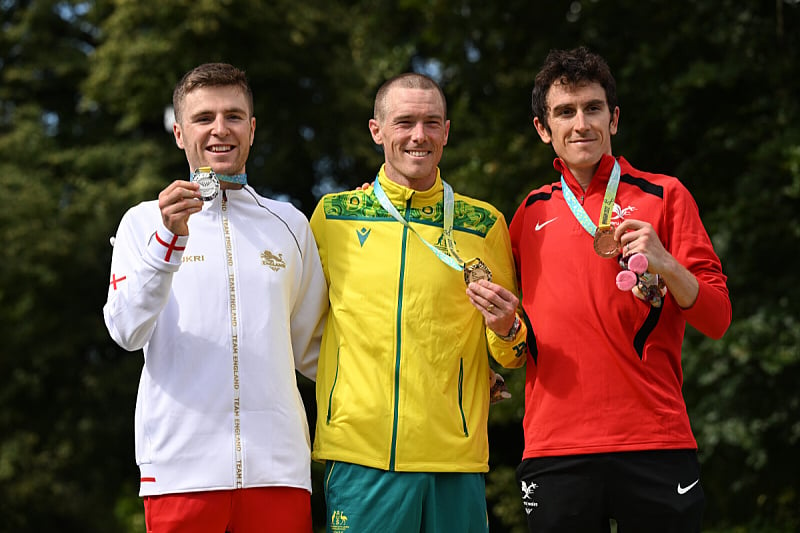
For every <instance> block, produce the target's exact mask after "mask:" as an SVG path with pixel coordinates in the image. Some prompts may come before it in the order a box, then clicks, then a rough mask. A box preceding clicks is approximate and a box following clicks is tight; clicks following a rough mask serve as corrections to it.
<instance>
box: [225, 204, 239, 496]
mask: <svg viewBox="0 0 800 533" xmlns="http://www.w3.org/2000/svg"><path fill="white" fill-rule="evenodd" d="M222 233H223V237H224V239H225V264H226V265H227V273H228V293H229V295H228V297H229V301H228V305H229V308H228V309H229V311H230V317H231V356H232V357H233V438H234V447H235V450H234V452H235V457H236V472H235V479H236V481H235V486H236V488H237V489H241V488H242V487H243V486H244V464H243V459H242V428H241V404H240V396H239V335H238V334H237V331H238V328H239V319H238V316H237V314H236V313H237V309H238V305H237V302H236V276H235V274H234V272H235V269H234V264H233V245H232V244H231V228H230V223H229V220H228V197H227V195H226V194H225V191H222Z"/></svg>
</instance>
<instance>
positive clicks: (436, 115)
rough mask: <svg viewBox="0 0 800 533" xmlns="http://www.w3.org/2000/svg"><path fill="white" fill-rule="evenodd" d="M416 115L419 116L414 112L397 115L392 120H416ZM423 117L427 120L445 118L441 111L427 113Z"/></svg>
mask: <svg viewBox="0 0 800 533" xmlns="http://www.w3.org/2000/svg"><path fill="white" fill-rule="evenodd" d="M416 117H417V115H413V114H405V115H397V116H395V117H392V121H394V122H398V121H401V120H414V119H416ZM423 118H424V119H425V120H430V119H434V120H444V117H443V116H442V115H441V114H440V113H431V114H430V115H425V116H424V117H423Z"/></svg>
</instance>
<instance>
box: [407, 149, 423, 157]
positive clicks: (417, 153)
mask: <svg viewBox="0 0 800 533" xmlns="http://www.w3.org/2000/svg"><path fill="white" fill-rule="evenodd" d="M408 154H409V155H413V156H414V157H422V156H425V155H428V152H413V151H411V150H409V152H408Z"/></svg>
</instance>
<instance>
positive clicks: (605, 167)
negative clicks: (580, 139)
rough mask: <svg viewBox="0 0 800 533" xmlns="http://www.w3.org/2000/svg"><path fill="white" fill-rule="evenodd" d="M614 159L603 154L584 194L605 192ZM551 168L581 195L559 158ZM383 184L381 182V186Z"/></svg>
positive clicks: (579, 187)
mask: <svg viewBox="0 0 800 533" xmlns="http://www.w3.org/2000/svg"><path fill="white" fill-rule="evenodd" d="M615 160H616V159H615V158H614V156H612V155H610V154H603V156H602V157H601V158H600V162H599V164H598V165H597V169H596V170H595V171H594V175H593V176H592V181H590V182H589V186H588V187H587V188H586V192H589V191H590V190H592V189H594V188H596V187H601V190H602V191H605V188H606V185H607V184H608V180H609V178H610V177H611V170H612V169H613V168H614V161H615ZM619 161H620V165H622V162H623V161H624V160H623V159H622V158H620V159H619ZM553 168H555V169H556V170H557V171H558V172H560V173H561V174H562V175H563V176H564V180H565V181H566V182H567V185H569V188H570V189H572V190H573V191H576V192H577V191H580V192H581V194H583V187H581V185H580V183H578V180H577V179H575V176H573V175H572V172H570V170H569V168H568V167H567V165H566V164H565V163H564V161H562V160H561V158H560V157H557V158H556V159H555V160H553ZM382 183H383V182H381V184H382Z"/></svg>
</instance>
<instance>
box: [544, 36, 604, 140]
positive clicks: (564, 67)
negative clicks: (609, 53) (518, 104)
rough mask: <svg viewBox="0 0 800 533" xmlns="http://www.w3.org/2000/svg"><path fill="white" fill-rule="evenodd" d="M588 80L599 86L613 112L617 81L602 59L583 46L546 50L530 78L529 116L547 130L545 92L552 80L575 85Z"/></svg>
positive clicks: (548, 128)
mask: <svg viewBox="0 0 800 533" xmlns="http://www.w3.org/2000/svg"><path fill="white" fill-rule="evenodd" d="M592 82H597V83H599V84H600V85H601V86H602V87H603V89H604V90H605V93H606V103H607V104H608V109H609V110H610V111H612V112H613V111H614V108H615V107H617V82H616V81H614V76H612V75H611V69H610V68H609V67H608V64H607V63H606V61H605V59H603V58H602V57H600V56H599V55H597V54H595V53H592V52H590V51H589V49H588V48H586V47H585V46H581V47H579V48H574V49H572V50H550V53H549V54H547V57H546V58H545V60H544V64H543V65H542V68H541V70H539V73H538V74H537V75H536V79H535V81H534V85H533V91H532V93H531V108H532V109H533V116H534V117H536V118H538V119H539V121H541V123H542V124H543V125H544V127H545V128H546V129H547V131H550V126H549V125H548V124H547V92H548V91H549V90H550V87H552V86H553V84H555V83H560V84H562V85H568V86H572V87H575V86H578V85H582V84H584V83H592Z"/></svg>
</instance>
